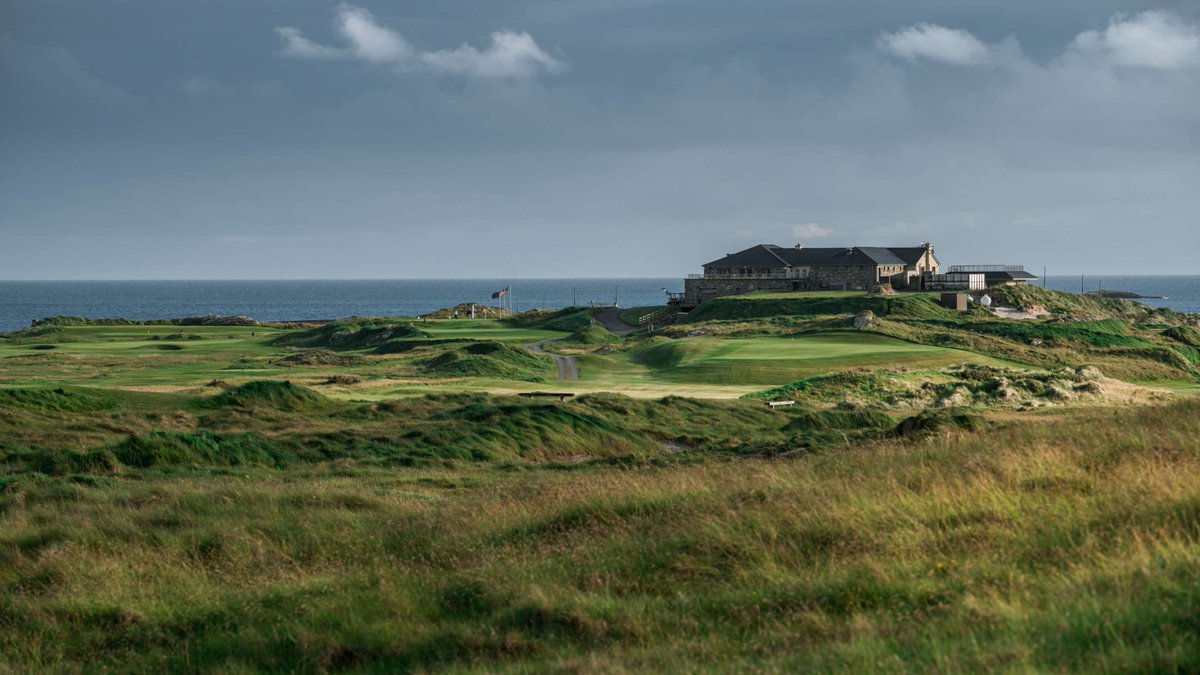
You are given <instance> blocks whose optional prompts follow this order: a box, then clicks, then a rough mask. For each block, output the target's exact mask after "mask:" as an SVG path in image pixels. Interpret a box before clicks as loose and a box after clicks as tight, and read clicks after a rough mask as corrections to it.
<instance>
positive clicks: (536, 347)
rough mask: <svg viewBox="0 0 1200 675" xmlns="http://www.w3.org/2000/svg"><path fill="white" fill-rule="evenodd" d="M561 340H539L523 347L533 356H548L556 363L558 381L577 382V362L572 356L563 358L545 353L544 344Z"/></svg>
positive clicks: (559, 355) (560, 355)
mask: <svg viewBox="0 0 1200 675" xmlns="http://www.w3.org/2000/svg"><path fill="white" fill-rule="evenodd" d="M561 339H562V338H547V339H545V340H539V341H538V342H534V343H533V344H528V345H525V349H528V350H529V351H531V352H533V353H534V354H541V355H543V356H549V357H551V358H553V359H554V360H555V361H557V362H558V379H560V380H578V379H579V362H578V361H576V360H575V357H574V356H563V355H562V354H553V353H551V352H548V351H546V349H545V344H546V343H547V342H558V341H559V340H561Z"/></svg>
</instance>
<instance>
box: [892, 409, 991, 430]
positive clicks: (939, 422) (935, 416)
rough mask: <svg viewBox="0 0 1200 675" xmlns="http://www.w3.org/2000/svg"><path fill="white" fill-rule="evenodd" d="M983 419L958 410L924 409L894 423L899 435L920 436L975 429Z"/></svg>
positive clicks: (980, 425)
mask: <svg viewBox="0 0 1200 675" xmlns="http://www.w3.org/2000/svg"><path fill="white" fill-rule="evenodd" d="M982 426H983V421H982V419H981V418H979V417H978V416H976V415H969V414H967V413H960V412H946V411H931V410H925V411H922V412H920V413H919V414H916V415H913V416H912V417H909V418H908V419H906V420H903V421H902V422H900V423H899V424H897V425H896V434H897V435H899V436H921V435H928V434H934V433H940V432H943V431H951V430H961V431H976V430H978V429H980V428H982Z"/></svg>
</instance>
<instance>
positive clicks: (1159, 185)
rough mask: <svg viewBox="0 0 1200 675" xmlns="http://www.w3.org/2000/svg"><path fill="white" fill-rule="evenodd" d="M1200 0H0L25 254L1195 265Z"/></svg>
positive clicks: (595, 272) (190, 264)
mask: <svg viewBox="0 0 1200 675" xmlns="http://www.w3.org/2000/svg"><path fill="white" fill-rule="evenodd" d="M1198 211H1200V3H1197V2H1195V0H1188V1H1186V2H1183V1H1180V2H1169V1H1168V2H1157V3H1146V2H1123V1H1118V0H995V1H989V2H982V1H980V2H962V1H961V0H929V1H916V0H907V1H905V2H895V0H864V1H860V2H847V1H845V0H811V1H799V0H791V1H783V0H761V1H756V2H735V1H731V0H715V1H706V0H694V1H689V0H544V1H534V0H506V1H505V2H496V1H495V0H472V1H468V2H458V1H452V0H408V1H406V2H374V1H372V2H368V1H366V0H360V1H358V2H355V3H353V4H337V3H334V2H328V1H319V2H311V1H304V2H295V1H288V2H283V1H277V0H261V1H256V2H245V0H209V1H206V2H191V1H189V2H184V1H181V0H180V1H175V0H125V1H122V2H96V1H95V0H86V1H69V0H3V1H0V278H3V279H102V278H116V279H131V278H417V277H439V278H444V277H578V276H601V277H605V276H614V277H615V276H674V275H680V274H684V273H687V272H698V271H699V265H700V264H701V263H703V262H705V261H708V260H711V259H713V258H716V257H719V256H720V255H723V254H725V253H727V252H731V251H734V250H738V249H741V248H744V247H746V246H749V245H752V244H755V243H760V242H761V243H777V244H780V245H791V244H795V243H804V244H805V245H808V246H833V245H854V244H857V245H881V246H886V245H906V246H909V245H916V244H919V243H920V242H923V241H932V242H933V243H934V244H935V246H936V248H937V251H938V254H939V258H941V260H942V262H943V263H948V264H952V263H1024V264H1026V265H1028V266H1029V267H1030V268H1031V269H1034V270H1036V272H1038V273H1040V272H1041V268H1042V266H1043V265H1046V266H1048V267H1049V269H1050V272H1051V274H1054V273H1059V274H1078V273H1085V272H1086V273H1114V274H1115V273H1131V274H1136V273H1143V274H1147V273H1150V274H1152V273H1180V274H1182V273H1198V272H1200V269H1198V268H1197V265H1196V263H1195V260H1196V259H1197V257H1198V255H1200V217H1198V215H1197V213H1198Z"/></svg>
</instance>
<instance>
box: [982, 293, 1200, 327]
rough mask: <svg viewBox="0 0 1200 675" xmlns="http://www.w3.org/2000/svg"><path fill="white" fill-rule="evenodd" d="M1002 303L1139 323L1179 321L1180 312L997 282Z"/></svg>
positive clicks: (1057, 312)
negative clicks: (1002, 284) (1003, 284)
mask: <svg viewBox="0 0 1200 675" xmlns="http://www.w3.org/2000/svg"><path fill="white" fill-rule="evenodd" d="M988 293H989V294H991V295H992V297H993V298H995V299H996V300H997V301H999V302H1000V304H1003V305H1009V306H1012V307H1016V308H1018V309H1031V308H1035V307H1041V308H1043V309H1045V310H1046V311H1048V312H1050V314H1051V315H1072V316H1077V317H1086V318H1090V319H1121V320H1123V321H1130V322H1135V323H1136V322H1140V323H1159V322H1165V323H1170V324H1174V323H1178V322H1179V321H1180V319H1181V317H1180V316H1179V314H1177V313H1176V312H1174V311H1172V310H1169V309H1155V308H1152V307H1147V306H1146V305H1142V304H1139V303H1137V302H1132V301H1130V300H1123V299H1120V298H1104V297H1100V296H1096V295H1078V294H1075V293H1063V292H1061V291H1052V290H1049V289H1045V288H1042V287H1040V286H997V287H996V288H992V289H989V290H988Z"/></svg>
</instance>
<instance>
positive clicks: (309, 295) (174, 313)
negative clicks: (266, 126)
mask: <svg viewBox="0 0 1200 675" xmlns="http://www.w3.org/2000/svg"><path fill="white" fill-rule="evenodd" d="M1046 285H1047V286H1048V287H1049V288H1053V289H1055V290H1060V291H1067V292H1071V293H1078V292H1080V290H1081V289H1083V290H1093V289H1097V288H1104V289H1105V290H1114V291H1131V292H1134V293H1140V294H1142V295H1147V296H1160V298H1161V299H1146V300H1139V302H1144V303H1145V304H1147V305H1150V306H1153V307H1169V308H1171V309H1174V310H1176V311H1180V312H1188V313H1200V275H1188V276H1110V275H1105V276H1095V275H1085V276H1083V277H1082V278H1081V277H1078V276H1074V277H1063V276H1051V277H1048V278H1047V279H1046ZM503 289H508V294H507V295H508V297H507V300H508V301H511V302H512V304H513V307H514V308H515V309H516V310H518V311H524V310H527V309H534V308H545V309H559V308H562V307H570V306H572V305H584V306H586V305H588V304H590V303H593V302H595V303H601V304H611V303H614V302H615V303H617V304H618V305H620V306H622V307H641V306H649V305H661V304H663V302H664V300H665V295H664V294H665V293H667V292H672V293H678V292H680V291H682V290H683V280H682V279H680V278H678V277H672V278H645V279H419V280H418V279H392V280H366V281H364V280H353V281H350V280H347V281H328V280H309V281H304V280H293V281H0V332H9V331H14V330H19V329H21V328H25V327H28V326H29V325H30V324H31V323H32V322H33V321H34V320H35V319H40V318H44V317H48V316H60V315H61V316H81V317H86V318H90V319H101V318H124V319H138V320H152V319H174V318H181V317H189V316H204V315H208V314H218V315H225V316H233V315H241V316H249V317H252V318H255V319H258V320H260V321H315V320H323V319H340V318H345V317H350V316H420V315H422V314H427V313H429V312H433V311H436V310H438V309H442V308H445V307H454V306H456V305H459V304H462V303H481V304H489V305H496V304H499V302H500V301H499V300H493V299H492V297H491V296H492V294H493V293H496V292H498V291H501V290H503Z"/></svg>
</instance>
